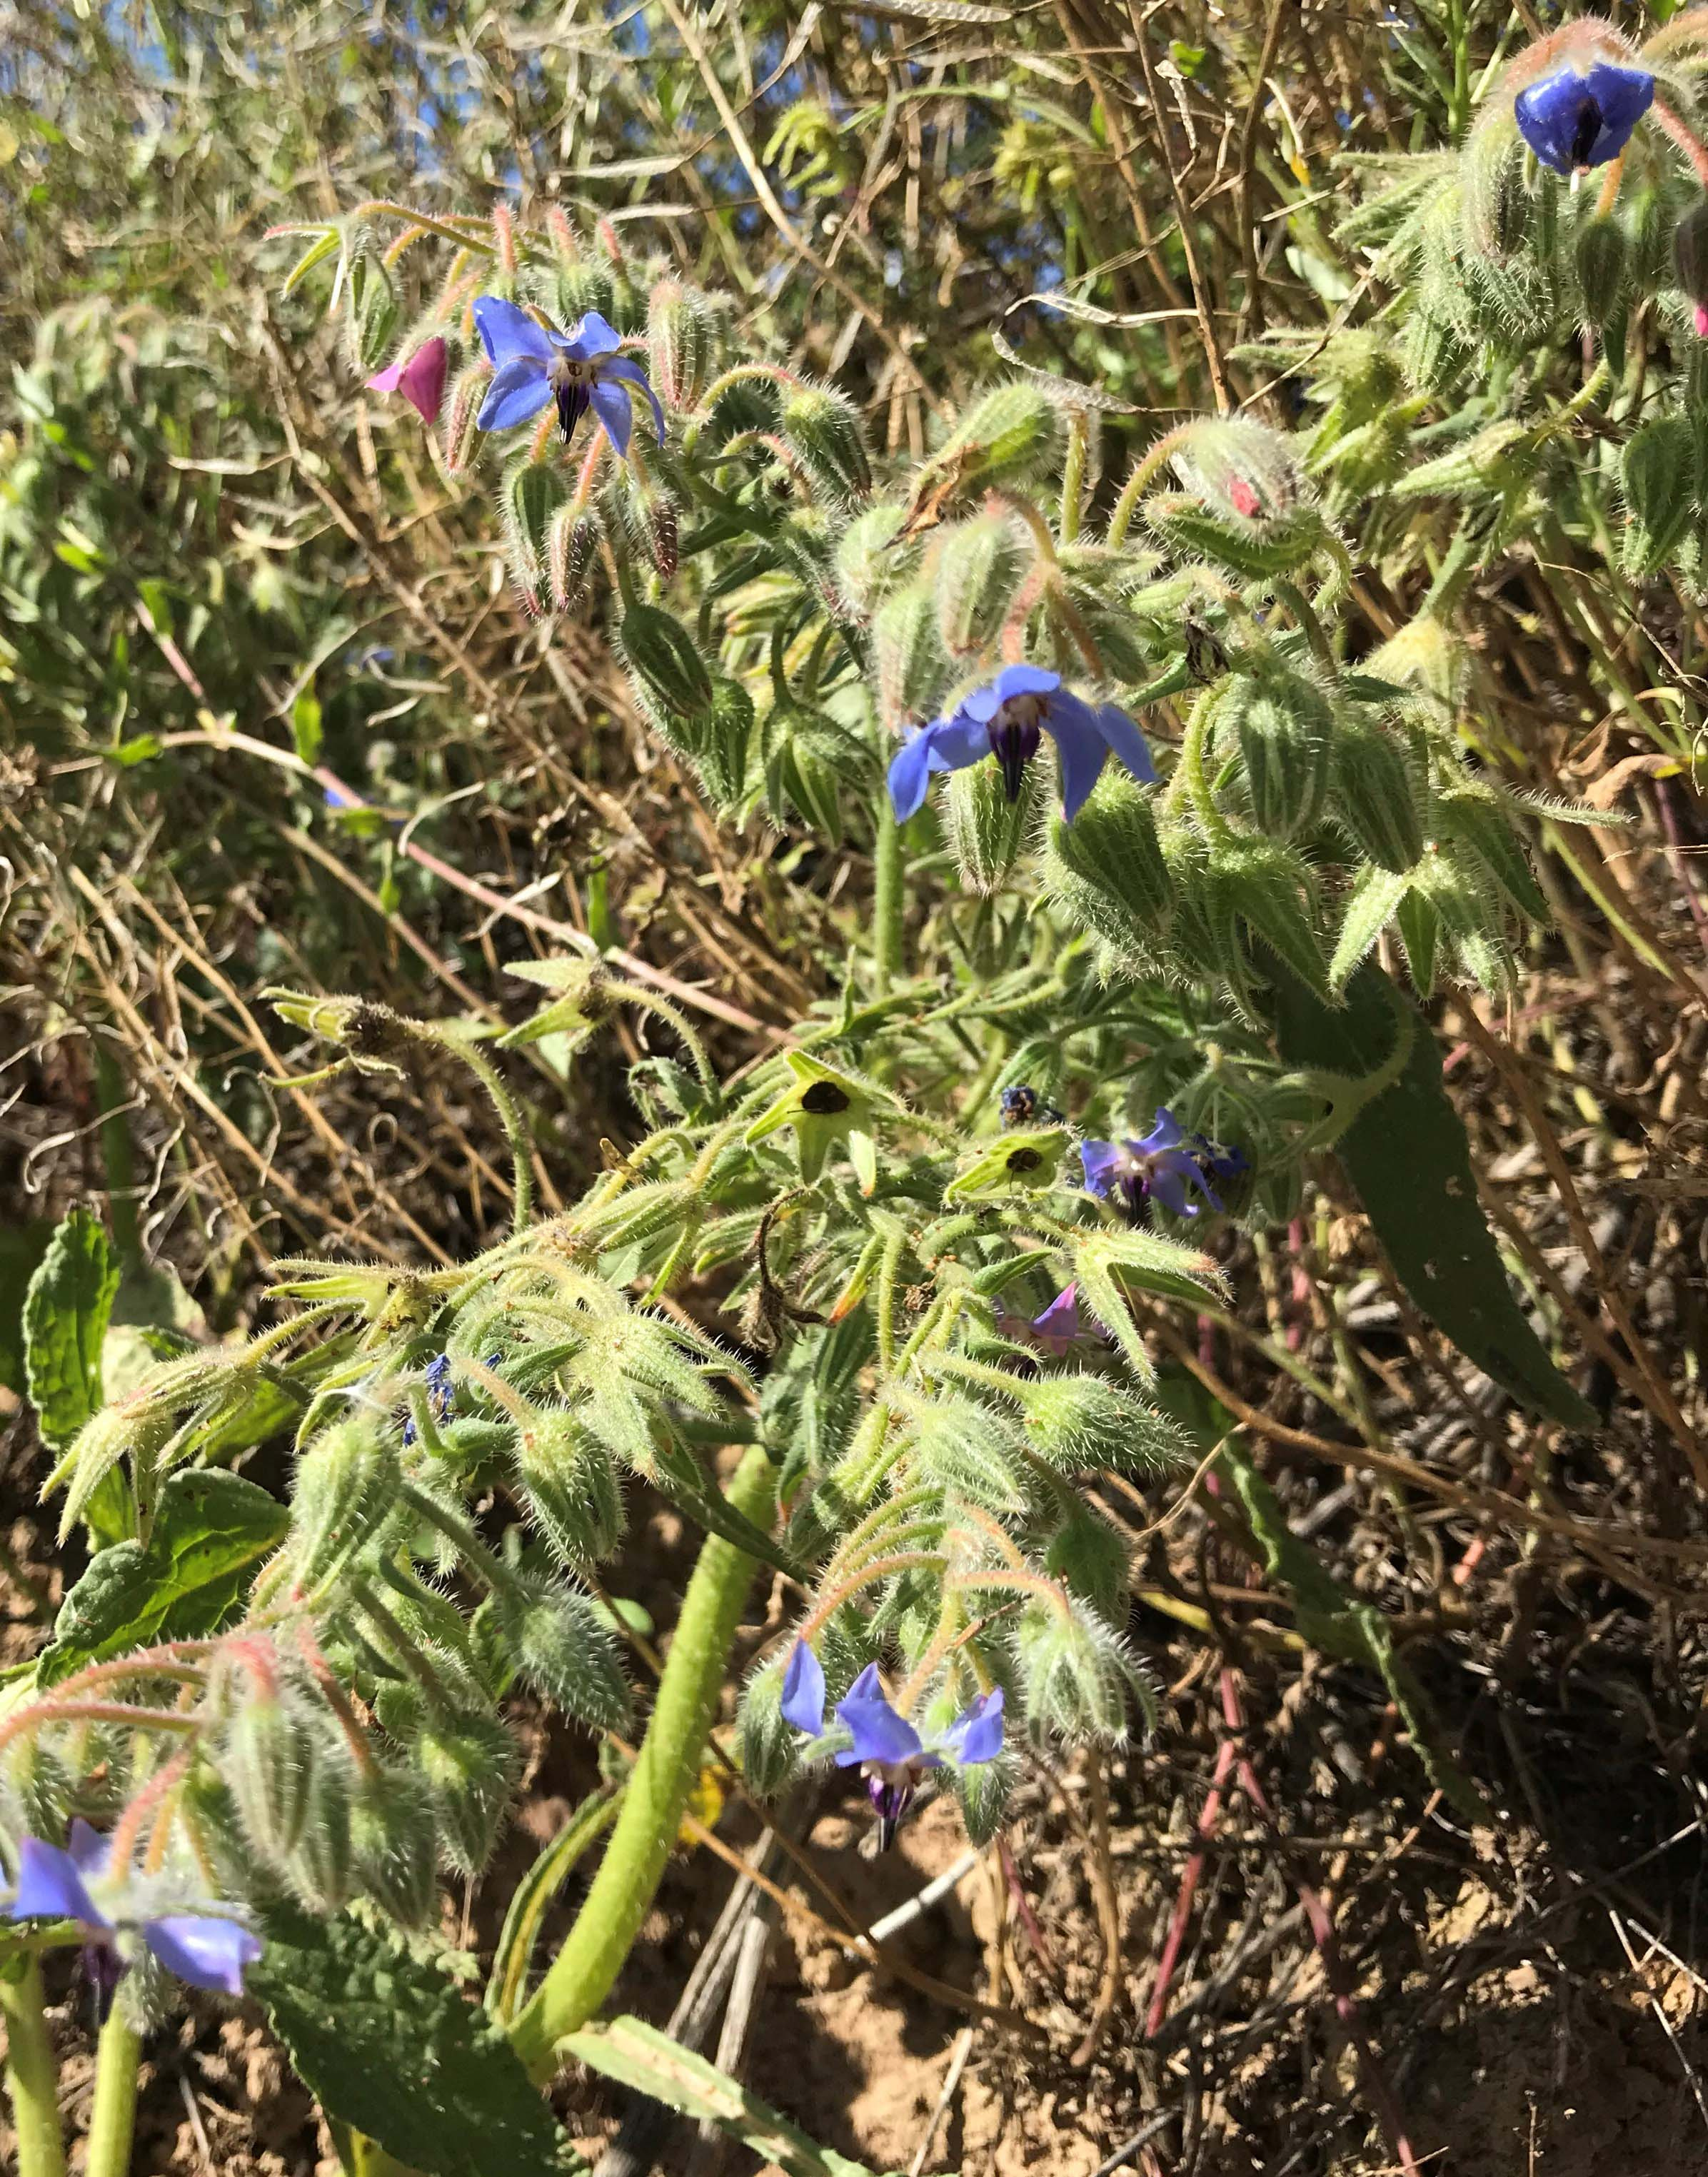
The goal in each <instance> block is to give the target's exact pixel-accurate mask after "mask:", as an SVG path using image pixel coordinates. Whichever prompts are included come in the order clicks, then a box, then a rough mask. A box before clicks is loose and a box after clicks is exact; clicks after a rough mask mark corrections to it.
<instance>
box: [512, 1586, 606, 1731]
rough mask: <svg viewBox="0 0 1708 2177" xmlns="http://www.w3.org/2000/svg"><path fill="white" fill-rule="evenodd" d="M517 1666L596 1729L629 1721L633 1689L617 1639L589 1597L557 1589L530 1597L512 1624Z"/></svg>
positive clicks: (551, 1697) (567, 1713)
mask: <svg viewBox="0 0 1708 2177" xmlns="http://www.w3.org/2000/svg"><path fill="white" fill-rule="evenodd" d="M510 1635H511V1638H512V1640H514V1641H515V1644H516V1667H517V1669H518V1670H519V1671H520V1672H521V1675H522V1677H523V1678H526V1679H527V1681H528V1682H529V1683H530V1684H532V1685H533V1686H535V1687H537V1688H538V1690H539V1691H540V1692H541V1693H543V1694H544V1695H545V1696H546V1698H547V1700H552V1701H555V1702H556V1703H557V1705H558V1706H559V1708H560V1709H562V1710H563V1711H564V1713H565V1716H574V1717H575V1718H576V1720H577V1721H579V1722H581V1723H585V1724H587V1725H589V1726H591V1727H592V1728H593V1729H594V1730H596V1731H611V1730H615V1729H617V1728H618V1727H620V1726H621V1725H623V1724H624V1723H625V1722H627V1721H628V1719H629V1714H630V1705H629V1688H628V1684H627V1682H626V1681H625V1678H624V1676H623V1672H622V1669H621V1667H620V1665H619V1662H618V1660H617V1649H616V1644H615V1643H614V1641H613V1640H612V1638H611V1635H610V1633H609V1631H608V1629H607V1628H606V1626H605V1625H604V1624H603V1622H602V1621H601V1620H600V1618H598V1616H597V1615H596V1614H595V1612H594V1611H593V1608H592V1605H591V1604H590V1603H589V1602H588V1601H587V1599H586V1597H585V1596H579V1595H571V1594H568V1593H564V1592H561V1591H559V1592H554V1593H552V1594H550V1595H547V1596H537V1597H534V1598H532V1599H531V1600H530V1601H527V1603H525V1604H523V1605H522V1606H521V1607H520V1608H519V1609H518V1610H517V1612H516V1616H515V1618H514V1622H513V1623H512V1624H511V1626H510Z"/></svg>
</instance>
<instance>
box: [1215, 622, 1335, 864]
mask: <svg viewBox="0 0 1708 2177" xmlns="http://www.w3.org/2000/svg"><path fill="white" fill-rule="evenodd" d="M1217 725H1218V728H1219V729H1220V730H1221V731H1223V732H1225V733H1229V734H1234V735H1236V736H1237V738H1238V740H1239V745H1240V756H1241V761H1242V762H1243V765H1244V767H1245V774H1246V787H1247V792H1248V793H1249V794H1250V795H1251V803H1252V818H1253V821H1255V822H1256V823H1257V825H1258V828H1259V830H1261V831H1263V832H1268V833H1269V836H1270V837H1271V838H1277V839H1290V838H1292V837H1293V836H1294V834H1295V833H1296V832H1301V831H1303V830H1304V829H1305V828H1306V827H1307V826H1308V825H1311V824H1313V823H1314V822H1315V821H1316V820H1317V817H1318V814H1319V813H1320V812H1321V810H1322V806H1323V795H1324V794H1325V793H1326V792H1327V791H1328V785H1329V756H1330V751H1331V747H1332V744H1333V737H1334V714H1333V712H1331V711H1330V709H1329V701H1328V698H1327V696H1324V695H1323V691H1322V690H1321V689H1320V688H1318V686H1317V685H1316V684H1315V683H1314V682H1313V681H1310V680H1307V679H1305V678H1304V676H1303V675H1302V674H1298V673H1294V672H1291V671H1290V670H1289V669H1288V668H1286V667H1285V666H1283V665H1280V664H1271V665H1268V666H1266V667H1263V668H1260V669H1259V670H1258V671H1256V672H1252V673H1241V674H1236V675H1235V677H1234V679H1232V680H1231V682H1230V683H1229V685H1228V688H1227V691H1226V693H1225V695H1224V696H1223V697H1222V699H1221V703H1220V716H1219V717H1218V719H1217Z"/></svg>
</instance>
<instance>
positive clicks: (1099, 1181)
mask: <svg viewBox="0 0 1708 2177" xmlns="http://www.w3.org/2000/svg"><path fill="white" fill-rule="evenodd" d="M1079 1161H1080V1163H1081V1164H1082V1165H1083V1166H1084V1168H1085V1184H1086V1187H1087V1188H1088V1190H1089V1192H1091V1193H1093V1194H1097V1195H1106V1194H1107V1193H1108V1192H1109V1190H1110V1187H1113V1186H1114V1184H1115V1182H1116V1179H1117V1178H1118V1177H1119V1176H1120V1173H1121V1148H1120V1144H1119V1143H1116V1142H1082V1143H1080V1144H1079Z"/></svg>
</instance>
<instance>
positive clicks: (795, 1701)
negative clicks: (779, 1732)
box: [778, 1640, 824, 1738]
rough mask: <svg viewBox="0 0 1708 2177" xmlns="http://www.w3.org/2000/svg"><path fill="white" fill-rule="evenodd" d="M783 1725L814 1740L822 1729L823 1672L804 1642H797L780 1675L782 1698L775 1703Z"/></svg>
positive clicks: (816, 1658)
mask: <svg viewBox="0 0 1708 2177" xmlns="http://www.w3.org/2000/svg"><path fill="white" fill-rule="evenodd" d="M778 1707H779V1709H780V1710H781V1711H782V1715H783V1721H784V1722H785V1723H792V1724H793V1725H794V1727H795V1729H796V1730H797V1731H804V1732H806V1734H807V1736H808V1737H809V1738H818V1737H819V1736H820V1734H821V1732H823V1730H824V1670H823V1667H822V1666H821V1663H820V1661H819V1660H818V1657H817V1656H815V1655H814V1654H813V1652H812V1650H811V1649H810V1648H809V1647H808V1646H807V1645H806V1643H805V1640H797V1641H796V1642H795V1644H794V1648H793V1649H792V1650H790V1652H789V1667H788V1669H787V1670H786V1671H785V1672H783V1699H782V1700H781V1701H780V1702H779V1703H778Z"/></svg>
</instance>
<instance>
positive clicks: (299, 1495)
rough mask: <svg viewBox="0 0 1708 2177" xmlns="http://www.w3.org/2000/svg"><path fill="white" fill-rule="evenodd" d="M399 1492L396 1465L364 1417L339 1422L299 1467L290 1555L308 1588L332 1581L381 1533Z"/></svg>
mask: <svg viewBox="0 0 1708 2177" xmlns="http://www.w3.org/2000/svg"><path fill="white" fill-rule="evenodd" d="M396 1487H397V1463H396V1458H395V1456H394V1454H392V1452H391V1451H390V1449H388V1447H387V1446H386V1444H385V1443H384V1441H383V1440H382V1438H381V1436H380V1433H379V1429H378V1428H377V1427H376V1426H375V1425H374V1421H372V1420H371V1419H370V1418H368V1417H367V1416H352V1417H351V1418H350V1419H348V1420H345V1421H335V1422H334V1424H333V1425H332V1427H330V1428H329V1429H325V1430H324V1431H323V1432H321V1433H320V1434H319V1436H317V1437H316V1438H314V1440H313V1442H312V1443H309V1444H308V1446H307V1448H306V1449H304V1450H303V1454H302V1455H301V1456H300V1457H299V1459H298V1460H297V1477H296V1486H295V1487H294V1489H293V1490H292V1498H291V1532H292V1554H293V1556H294V1558H295V1560H296V1565H297V1580H298V1582H299V1583H300V1584H301V1585H302V1586H303V1587H304V1588H309V1589H312V1588H316V1587H319V1586H321V1585H323V1584H324V1583H325V1582H326V1581H328V1580H331V1579H332V1578H333V1577H334V1576H335V1575H336V1574H338V1573H339V1572H341V1570H342V1569H343V1568H344V1567H345V1566H346V1565H347V1563H349V1562H350V1559H351V1558H352V1557H353V1556H354V1555H355V1553H356V1552H357V1550H359V1549H361V1548H362V1547H363V1546H364V1545H365V1544H366V1543H368V1542H369V1541H372V1540H373V1539H374V1536H376V1535H377V1534H378V1533H379V1529H380V1527H381V1525H383V1524H384V1521H385V1515H386V1514H387V1512H388V1511H389V1510H390V1507H391V1503H392V1501H393V1498H394V1494H395V1492H396Z"/></svg>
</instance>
